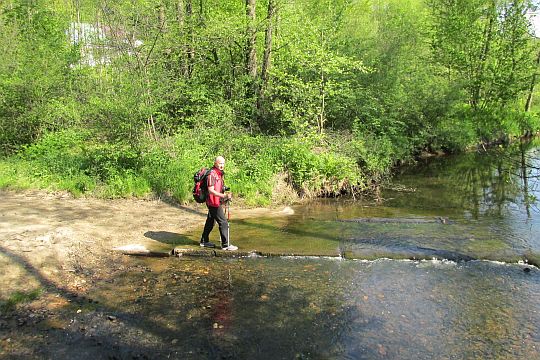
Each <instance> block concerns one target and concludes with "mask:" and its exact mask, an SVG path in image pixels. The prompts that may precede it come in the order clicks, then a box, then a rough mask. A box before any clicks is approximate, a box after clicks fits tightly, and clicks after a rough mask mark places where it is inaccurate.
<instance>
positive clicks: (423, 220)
mask: <svg viewBox="0 0 540 360" xmlns="http://www.w3.org/2000/svg"><path fill="white" fill-rule="evenodd" d="M338 221H339V222H356V223H382V224H391V223H395V224H452V223H453V222H452V221H451V220H450V219H448V218H447V217H442V216H438V217H435V218H356V219H340V220H338Z"/></svg>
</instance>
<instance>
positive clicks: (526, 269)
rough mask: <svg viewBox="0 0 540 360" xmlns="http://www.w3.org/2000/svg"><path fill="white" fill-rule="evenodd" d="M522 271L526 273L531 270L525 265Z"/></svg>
mask: <svg viewBox="0 0 540 360" xmlns="http://www.w3.org/2000/svg"><path fill="white" fill-rule="evenodd" d="M523 271H525V272H526V273H530V272H531V268H528V267H526V268H525V269H523Z"/></svg>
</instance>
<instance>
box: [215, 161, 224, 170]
mask: <svg viewBox="0 0 540 360" xmlns="http://www.w3.org/2000/svg"><path fill="white" fill-rule="evenodd" d="M214 165H215V166H216V168H218V169H219V170H221V171H223V169H224V168H225V159H217V160H216V163H215V164H214Z"/></svg>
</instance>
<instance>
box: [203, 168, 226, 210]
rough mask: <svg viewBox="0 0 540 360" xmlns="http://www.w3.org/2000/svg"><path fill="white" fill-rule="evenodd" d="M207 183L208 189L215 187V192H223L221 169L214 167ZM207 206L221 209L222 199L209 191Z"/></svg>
mask: <svg viewBox="0 0 540 360" xmlns="http://www.w3.org/2000/svg"><path fill="white" fill-rule="evenodd" d="M206 181H207V183H206V185H208V188H210V186H213V187H214V190H215V191H217V192H219V193H222V192H223V173H222V172H221V171H220V170H219V169H217V168H215V167H213V168H212V170H211V171H210V174H208V177H207V178H206ZM206 205H208V206H211V207H219V205H221V198H220V197H219V196H216V195H214V194H212V193H211V192H210V191H209V192H208V196H207V197H206Z"/></svg>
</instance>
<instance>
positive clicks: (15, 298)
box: [0, 289, 43, 314]
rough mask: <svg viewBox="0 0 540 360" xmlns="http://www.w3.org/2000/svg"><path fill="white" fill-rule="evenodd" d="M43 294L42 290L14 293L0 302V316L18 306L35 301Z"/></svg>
mask: <svg viewBox="0 0 540 360" xmlns="http://www.w3.org/2000/svg"><path fill="white" fill-rule="evenodd" d="M42 293H43V289H35V290H32V291H29V292H22V291H16V292H14V293H13V294H11V295H10V296H9V298H8V299H6V300H0V314H5V313H7V312H9V311H12V310H13V309H15V307H16V306H17V305H18V304H22V303H26V302H30V301H33V300H36V299H37V298H38V297H39V296H40V295H41V294H42Z"/></svg>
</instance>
